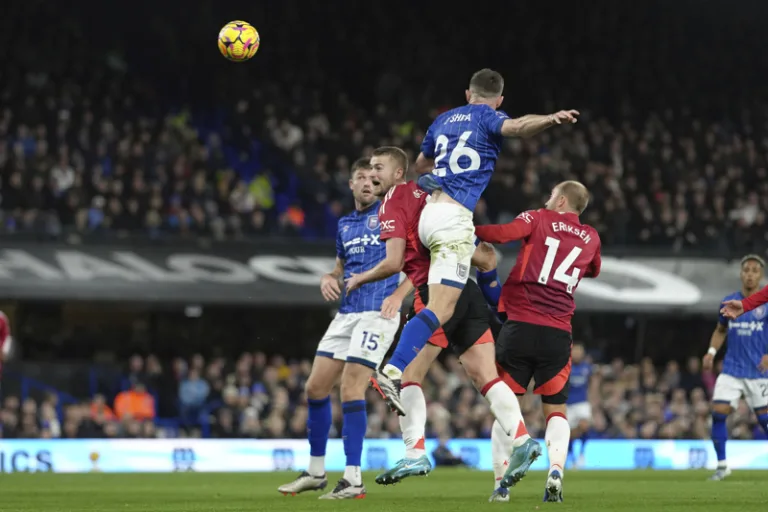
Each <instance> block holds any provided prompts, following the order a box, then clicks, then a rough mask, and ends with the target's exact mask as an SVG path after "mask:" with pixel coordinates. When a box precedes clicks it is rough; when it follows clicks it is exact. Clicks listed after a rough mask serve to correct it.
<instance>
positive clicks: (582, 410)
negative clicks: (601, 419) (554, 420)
mask: <svg viewBox="0 0 768 512" xmlns="http://www.w3.org/2000/svg"><path fill="white" fill-rule="evenodd" d="M565 415H566V416H567V417H568V426H569V427H571V429H574V428H576V427H578V426H579V423H581V422H582V421H586V422H587V423H589V424H590V425H591V424H592V405H590V403H589V402H579V403H577V404H571V405H568V406H566V413H565Z"/></svg>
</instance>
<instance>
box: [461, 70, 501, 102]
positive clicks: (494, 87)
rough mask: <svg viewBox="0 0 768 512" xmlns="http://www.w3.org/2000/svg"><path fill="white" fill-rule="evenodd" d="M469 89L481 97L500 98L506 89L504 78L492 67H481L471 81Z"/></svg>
mask: <svg viewBox="0 0 768 512" xmlns="http://www.w3.org/2000/svg"><path fill="white" fill-rule="evenodd" d="M469 91H470V92H471V93H472V94H474V95H476V96H480V97H481V98H498V97H499V96H501V93H502V91H504V78H502V76H501V73H499V72H498V71H494V70H492V69H488V68H485V69H481V70H480V71H478V72H477V73H475V74H474V75H472V78H471V79H470V81H469Z"/></svg>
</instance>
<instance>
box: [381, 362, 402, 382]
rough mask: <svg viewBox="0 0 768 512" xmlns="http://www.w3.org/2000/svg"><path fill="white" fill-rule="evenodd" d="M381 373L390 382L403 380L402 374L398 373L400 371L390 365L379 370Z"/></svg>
mask: <svg viewBox="0 0 768 512" xmlns="http://www.w3.org/2000/svg"><path fill="white" fill-rule="evenodd" d="M381 373H383V374H384V375H386V376H387V377H389V378H390V379H392V380H400V379H402V378H403V372H401V371H400V369H399V368H398V367H396V366H392V365H391V364H386V365H384V368H383V369H382V370H381Z"/></svg>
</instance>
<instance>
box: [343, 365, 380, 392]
mask: <svg viewBox="0 0 768 512" xmlns="http://www.w3.org/2000/svg"><path fill="white" fill-rule="evenodd" d="M372 373H373V370H372V369H371V368H369V367H367V366H363V365H361V364H357V363H347V364H346V365H344V371H343V372H342V374H341V401H342V402H349V401H352V400H364V399H365V390H366V389H367V388H368V381H369V380H370V377H371V374H372Z"/></svg>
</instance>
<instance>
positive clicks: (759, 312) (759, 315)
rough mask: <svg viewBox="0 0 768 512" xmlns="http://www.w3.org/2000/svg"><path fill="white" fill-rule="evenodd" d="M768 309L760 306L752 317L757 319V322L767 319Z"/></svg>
mask: <svg viewBox="0 0 768 512" xmlns="http://www.w3.org/2000/svg"><path fill="white" fill-rule="evenodd" d="M766 311H768V310H766V307H765V306H758V307H756V308H755V309H754V310H753V311H752V315H753V316H754V317H755V320H762V319H763V318H765V313H766Z"/></svg>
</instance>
